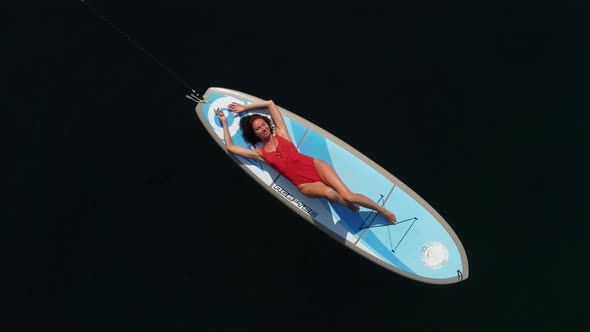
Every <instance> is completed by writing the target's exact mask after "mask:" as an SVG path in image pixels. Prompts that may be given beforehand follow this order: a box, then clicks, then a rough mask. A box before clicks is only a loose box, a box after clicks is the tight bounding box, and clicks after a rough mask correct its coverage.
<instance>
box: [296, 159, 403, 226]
mask: <svg viewBox="0 0 590 332" xmlns="http://www.w3.org/2000/svg"><path fill="white" fill-rule="evenodd" d="M314 161H315V167H316V169H317V171H318V173H319V175H320V178H321V179H322V181H323V184H325V186H327V187H329V188H331V189H333V190H334V191H335V192H336V193H337V196H338V197H334V198H332V199H334V201H333V202H335V203H337V204H341V205H344V206H348V207H351V204H354V205H360V206H363V207H366V208H367V209H371V210H375V211H377V212H378V213H380V214H382V215H383V216H384V217H385V218H387V220H389V221H391V222H392V223H394V224H395V222H396V217H395V214H394V213H393V212H391V211H389V210H387V209H386V208H384V207H382V206H381V205H379V204H377V203H376V202H374V201H373V200H371V199H370V198H368V197H367V196H365V195H363V194H358V193H353V192H352V191H350V189H348V187H347V186H346V185H345V184H344V182H342V180H341V179H340V177H339V176H338V174H336V171H335V170H334V169H333V168H332V166H330V164H328V163H327V162H325V161H322V160H319V159H314ZM314 184H317V182H316V183H309V184H305V185H302V186H301V187H305V186H308V185H314ZM301 189H304V191H308V192H309V193H310V195H314V194H317V195H318V196H320V197H326V194H329V191H327V192H326V189H325V188H323V187H322V186H318V185H314V186H312V187H309V188H300V190H301ZM306 189H307V190H306ZM304 191H302V193H303V194H304V195H307V194H306V193H305V192H304ZM341 200H342V201H344V202H345V204H342V203H339V202H338V201H340V202H341ZM331 201H332V200H331ZM357 210H358V207H357Z"/></svg>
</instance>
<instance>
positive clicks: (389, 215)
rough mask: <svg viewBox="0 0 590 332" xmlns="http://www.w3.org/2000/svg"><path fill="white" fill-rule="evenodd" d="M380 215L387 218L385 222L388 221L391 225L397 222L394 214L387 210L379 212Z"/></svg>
mask: <svg viewBox="0 0 590 332" xmlns="http://www.w3.org/2000/svg"><path fill="white" fill-rule="evenodd" d="M381 214H382V215H383V216H384V217H385V218H387V220H389V221H390V222H391V223H392V224H395V223H396V222H397V218H396V217H395V214H394V213H393V212H391V211H389V210H385V211H383V212H381Z"/></svg>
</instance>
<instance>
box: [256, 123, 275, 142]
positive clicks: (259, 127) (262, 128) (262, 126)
mask: <svg viewBox="0 0 590 332" xmlns="http://www.w3.org/2000/svg"><path fill="white" fill-rule="evenodd" d="M252 129H254V134H256V136H258V138H260V139H261V140H263V141H266V139H268V138H269V137H270V135H271V131H270V127H269V126H268V125H267V124H266V121H264V120H263V119H260V118H258V119H255V120H254V121H252Z"/></svg>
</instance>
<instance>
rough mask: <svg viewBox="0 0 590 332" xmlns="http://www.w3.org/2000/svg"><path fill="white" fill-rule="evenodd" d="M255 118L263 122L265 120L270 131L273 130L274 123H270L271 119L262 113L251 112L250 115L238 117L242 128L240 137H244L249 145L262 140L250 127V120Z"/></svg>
mask: <svg viewBox="0 0 590 332" xmlns="http://www.w3.org/2000/svg"><path fill="white" fill-rule="evenodd" d="M256 119H262V120H264V122H266V124H267V125H268V127H269V128H270V130H271V132H272V133H273V134H274V132H275V131H274V125H273V124H272V121H271V120H270V119H269V118H268V117H266V116H264V115H260V114H252V115H248V116H245V117H243V118H241V119H240V128H242V137H244V140H245V141H246V142H248V143H250V145H252V146H255V145H256V143H258V142H262V140H261V139H260V138H258V136H256V134H255V133H254V129H253V128H252V122H253V121H254V120H256Z"/></svg>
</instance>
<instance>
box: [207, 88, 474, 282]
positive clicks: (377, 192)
mask: <svg viewBox="0 0 590 332" xmlns="http://www.w3.org/2000/svg"><path fill="white" fill-rule="evenodd" d="M203 100H204V101H205V102H200V103H198V104H197V107H196V113H197V115H198V118H199V119H200V121H201V122H202V123H203V126H204V127H205V129H206V130H207V132H208V133H209V134H210V135H211V137H212V138H213V140H214V141H215V142H216V143H217V144H219V146H220V147H221V148H222V149H223V151H225V152H226V153H227V154H228V155H229V157H230V158H231V160H233V161H234V162H235V163H237V164H238V165H239V166H240V167H241V169H242V170H244V172H245V173H246V174H248V175H249V176H251V177H252V178H253V179H254V180H255V181H256V182H257V183H258V184H259V185H261V186H262V187H263V188H265V189H266V190H268V191H269V192H270V193H271V194H272V195H273V196H274V197H275V198H276V199H278V200H280V201H281V202H283V203H284V204H285V205H286V206H288V207H289V208H291V209H292V210H293V211H294V212H295V213H297V214H298V215H299V216H301V217H302V218H303V219H305V220H306V221H308V222H309V223H311V224H313V225H314V226H316V227H317V228H319V229H320V230H322V231H323V232H325V233H326V234H327V235H329V236H331V237H332V238H333V239H335V240H336V241H338V242H340V243H342V244H343V245H345V246H346V247H348V248H350V249H352V250H354V251H355V252H356V253H358V254H360V255H362V256H363V257H365V258H367V259H369V260H371V261H372V262H374V263H376V264H378V265H380V266H382V267H384V268H386V269H388V270H390V271H393V272H395V273H397V274H399V275H402V276H404V277H407V278H411V279H414V280H417V281H421V282H425V283H431V284H450V283H456V282H460V281H462V280H465V279H466V278H467V277H468V275H469V269H468V262H467V255H466V253H465V250H464V248H463V245H462V244H461V241H460V240H459V238H458V237H457V235H456V234H455V232H454V231H453V229H452V228H451V227H450V226H449V224H448V223H447V222H446V221H445V220H444V219H443V217H442V216H441V215H440V214H439V213H438V212H437V211H435V210H434V208H432V206H430V205H429V204H428V203H427V202H426V201H425V200H424V199H422V198H421V197H420V196H418V194H416V193H415V192H414V191H413V190H412V189H410V188H409V187H408V186H407V185H405V184H404V183H402V182H401V181H400V180H399V179H397V178H396V177H395V176H393V175H392V174H391V173H389V172H388V171H386V170H385V169H384V168H383V167H381V166H379V165H378V164H377V163H375V162H374V161H372V160H371V159H369V158H368V157H367V156H365V155H363V154H362V153H360V152H359V151H357V150H356V149H354V148H353V147H351V146H350V145H348V144H347V143H346V142H344V141H343V140H341V139H339V138H338V137H336V136H334V135H333V134H331V133H329V132H327V131H326V130H324V129H322V128H320V127H319V126H317V125H315V124H313V123H312V122H310V121H308V120H306V119H304V118H302V117H300V116H298V115H296V114H295V113H292V112H290V111H288V110H286V109H284V108H282V107H280V106H278V107H279V110H280V111H281V114H282V116H283V119H284V120H285V124H286V125H287V128H288V130H289V134H290V136H291V141H292V142H293V144H295V146H296V147H297V149H298V150H299V151H300V152H301V153H303V154H306V155H309V156H311V157H314V158H318V159H321V160H324V161H326V162H328V163H329V164H330V165H332V167H333V168H334V169H335V170H336V172H337V173H338V175H339V176H340V178H341V179H342V180H343V181H344V183H345V184H346V185H347V186H348V188H349V189H350V190H352V191H353V192H358V193H361V194H364V195H365V196H367V197H369V198H371V199H373V200H374V201H376V202H378V203H379V204H381V205H383V206H385V207H386V208H387V209H389V210H390V211H392V212H393V213H395V214H396V216H397V223H396V224H392V223H390V222H389V221H387V220H386V219H385V218H384V217H383V216H381V215H380V214H377V213H375V212H374V211H372V210H369V209H365V208H363V207H361V209H360V210H359V211H358V212H353V211H351V210H350V209H348V208H346V207H344V206H340V205H337V204H332V203H330V202H328V201H327V200H325V199H319V198H308V197H306V196H304V195H303V194H301V193H300V192H299V190H298V189H297V187H296V186H295V185H293V184H292V183H291V182H290V181H289V180H287V179H286V178H284V177H283V176H281V175H280V174H278V173H277V172H276V171H275V170H274V169H273V168H271V167H270V166H269V165H268V164H266V163H264V162H260V161H258V160H252V159H248V158H244V157H241V156H238V155H235V154H233V153H230V152H228V151H227V150H226V149H225V145H224V140H223V129H222V126H221V122H220V121H219V119H218V118H217V117H216V115H215V112H214V109H216V108H220V109H221V110H223V111H224V113H225V115H226V117H227V123H228V127H229V131H230V134H231V135H232V140H233V142H234V144H238V145H240V146H243V147H246V148H250V149H253V148H254V147H252V146H250V145H249V144H248V143H246V142H245V141H244V139H243V138H242V131H241V129H240V126H239V120H240V117H242V116H246V115H248V114H252V113H260V114H264V115H266V116H270V115H269V113H268V110H265V109H257V110H251V111H248V112H243V113H239V114H237V115H234V114H233V113H232V112H231V111H229V110H228V105H229V104H230V103H231V102H238V103H242V104H250V103H254V102H259V101H262V99H260V98H258V97H255V96H252V95H249V94H247V93H243V92H239V91H235V90H231V89H225V88H219V87H211V88H209V89H207V91H206V92H205V94H204V95H203ZM296 241H297V240H295V239H294V240H293V243H294V244H295V243H296Z"/></svg>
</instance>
